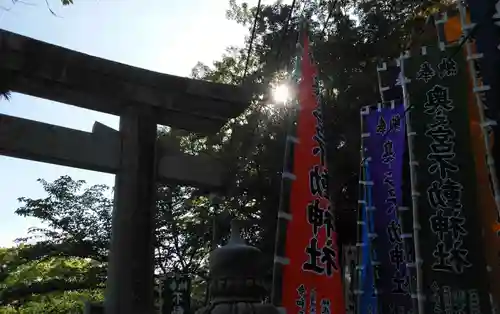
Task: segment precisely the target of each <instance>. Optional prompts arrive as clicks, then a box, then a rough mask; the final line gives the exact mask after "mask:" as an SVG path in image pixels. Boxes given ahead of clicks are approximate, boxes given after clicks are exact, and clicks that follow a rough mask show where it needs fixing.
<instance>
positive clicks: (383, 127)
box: [376, 116, 387, 135]
mask: <svg viewBox="0 0 500 314" xmlns="http://www.w3.org/2000/svg"><path fill="white" fill-rule="evenodd" d="M386 131H387V123H386V122H385V119H384V116H380V117H379V118H378V123H377V130H376V132H377V134H382V135H383V134H385V132H386Z"/></svg>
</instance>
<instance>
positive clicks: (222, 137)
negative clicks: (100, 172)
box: [0, 0, 444, 313]
mask: <svg viewBox="0 0 500 314" xmlns="http://www.w3.org/2000/svg"><path fill="white" fill-rule="evenodd" d="M439 2H440V1H432V2H426V1H414V0H398V1H395V0H363V1H354V0H318V1H304V0H297V1H295V7H294V8H293V10H292V8H291V6H290V5H289V4H283V3H282V2H280V1H278V2H276V3H274V4H271V5H265V6H263V7H262V8H261V10H260V14H259V19H258V23H257V28H256V36H255V41H254V49H253V51H252V53H251V55H250V56H249V57H248V56H247V51H248V50H247V47H245V48H244V49H242V48H237V47H230V48H228V50H227V51H226V53H225V54H224V55H223V56H222V57H221V59H220V60H219V61H217V62H215V63H214V64H213V65H211V66H207V65H204V64H201V63H199V64H197V65H196V66H195V68H194V69H193V72H192V76H193V77H195V78H198V79H204V80H210V81H214V82H220V83H228V84H245V85H246V86H264V89H262V88H260V89H257V88H255V89H254V90H253V92H254V96H255V97H254V100H253V101H252V103H251V106H250V107H249V109H248V110H247V111H246V112H245V113H244V114H243V115H242V116H240V117H238V118H235V119H232V120H231V121H229V123H228V124H227V125H226V126H225V127H224V128H223V129H222V130H221V131H220V132H219V133H218V134H217V135H215V136H211V137H199V136H197V135H194V134H189V133H186V132H183V131H177V130H170V131H168V132H166V131H164V132H162V133H161V134H160V137H159V140H160V143H162V147H168V149H170V150H173V151H182V152H185V153H189V154H195V155H196V154H207V155H210V156H212V157H214V158H218V159H219V160H220V161H221V162H223V163H224V164H225V165H227V170H228V175H227V177H226V184H225V189H224V191H221V193H220V194H221V196H223V198H222V199H221V200H220V201H219V202H218V204H217V206H214V204H213V203H212V202H211V200H210V198H209V197H208V195H207V191H203V190H200V189H195V188H189V187H180V186H179V187H177V186H175V187H174V186H164V185H159V186H158V201H157V209H158V211H157V216H156V224H157V225H156V227H157V228H156V245H155V249H156V251H155V252H156V265H157V273H158V274H159V275H160V274H165V273H168V272H171V271H179V272H184V273H190V274H193V275H196V276H197V277H196V279H195V286H194V290H195V291H196V292H197V293H201V292H203V291H204V289H203V284H202V283H203V282H204V280H205V279H206V277H207V273H206V267H205V266H206V258H207V254H208V252H209V250H210V248H211V247H212V246H213V244H215V243H221V242H223V241H224V240H225V239H224V235H225V234H226V231H227V229H228V217H229V216H233V217H238V218H243V219H245V220H246V221H247V229H246V231H247V232H246V233H245V236H246V238H247V240H248V241H249V242H250V243H252V244H254V245H256V246H258V247H259V248H261V249H262V251H263V252H264V254H265V256H266V257H267V259H266V261H265V263H264V265H263V271H267V272H268V273H270V269H271V266H272V257H273V251H274V235H275V228H276V217H277V208H278V202H279V193H280V183H281V175H280V174H281V170H282V166H283V163H282V162H283V153H284V138H285V135H286V130H285V124H286V123H285V121H286V119H287V117H288V113H289V110H288V109H287V108H286V107H285V106H279V105H278V106H277V105H272V104H270V102H271V101H270V100H269V95H268V94H269V86H270V85H272V84H275V83H276V82H277V81H280V80H284V79H285V80H286V79H287V78H288V74H287V73H288V72H289V71H290V69H291V67H290V64H291V61H292V59H293V57H294V56H295V55H296V54H297V48H296V44H297V42H298V39H299V30H300V26H301V24H302V22H303V21H304V17H308V19H307V20H308V22H309V33H310V38H311V45H312V49H313V54H314V58H315V61H316V63H317V64H318V70H319V76H320V79H321V80H322V81H323V83H324V86H323V102H324V104H323V105H324V108H325V112H324V115H325V120H326V121H325V123H326V136H327V140H328V158H329V159H328V163H329V167H330V173H331V182H330V192H331V194H332V198H333V207H334V210H335V213H336V216H337V219H338V223H337V228H338V231H339V234H340V237H341V241H343V242H352V241H354V240H353V238H354V230H355V216H356V215H355V210H356V207H357V201H356V200H357V198H358V195H357V185H358V184H357V181H358V171H359V165H360V160H359V147H360V145H359V144H360V143H359V137H360V134H359V122H358V121H359V108H360V106H362V105H366V104H370V103H373V102H376V101H377V100H378V93H377V84H376V82H377V78H376V71H375V67H376V62H377V60H379V59H386V58H394V57H396V56H398V55H399V53H400V52H401V51H402V50H403V49H405V47H406V46H407V45H408V43H409V42H410V39H412V40H416V39H418V38H417V37H418V36H417V35H415V34H416V32H415V31H413V30H414V25H415V24H416V23H421V21H422V17H425V15H426V14H428V12H429V11H432V10H433V9H434V7H433V5H435V4H436V3H439ZM441 2H443V3H444V1H441ZM256 12H257V9H256V8H255V7H250V6H249V5H247V4H245V3H241V4H240V3H237V2H236V1H235V0H231V1H230V8H229V10H228V12H227V16H228V18H230V19H233V20H234V21H235V22H237V23H240V24H242V25H245V26H247V27H248V28H249V31H250V30H251V27H252V25H253V19H254V15H255V13H256ZM249 38H250V36H249V37H248V39H249ZM248 45H249V42H248V40H247V46H248ZM247 60H249V64H248V67H247V66H246V62H247ZM245 68H247V72H248V73H246V76H245V75H244V74H245ZM0 85H1V84H0ZM40 183H41V184H42V185H43V187H44V189H45V191H46V192H47V197H45V198H40V199H29V198H21V199H20V200H21V202H22V206H21V208H19V209H18V210H17V213H18V214H19V215H23V216H30V217H36V218H38V219H40V220H41V221H43V222H45V223H46V224H47V225H48V228H43V229H32V230H31V232H30V235H29V237H27V238H26V239H22V240H25V241H32V240H38V241H39V242H38V243H36V244H31V245H30V244H25V245H24V246H21V247H19V248H17V249H15V250H14V249H12V250H11V251H9V250H7V251H8V252H9V253H8V254H7V253H5V252H7V251H5V252H4V253H3V254H4V255H2V256H3V257H2V259H3V265H4V273H3V275H2V276H0V279H1V280H0V283H1V286H0V300H2V301H3V302H4V303H3V304H4V305H5V306H4V308H5V309H6V311H7V308H8V307H6V306H10V307H13V306H14V307H18V308H19V307H20V306H31V305H32V306H35V305H36V304H38V305H36V306H40V307H45V306H47V307H50V306H53V305H51V304H54V303H57V302H62V303H65V302H66V301H64V300H68V301H67V302H66V303H67V306H70V305H71V303H72V302H73V301H71V300H75V299H74V296H75V295H78V294H75V293H77V292H78V293H80V295H81V293H94V294H93V295H92V296H93V298H94V299H98V293H100V292H101V289H102V285H103V283H104V280H105V270H106V258H107V256H106V254H107V252H106V249H107V247H108V244H109V236H110V222H111V214H110V213H111V209H112V201H111V198H110V196H111V193H112V191H111V190H110V189H109V188H108V187H104V186H93V187H87V186H85V185H84V182H82V181H74V180H72V179H71V178H69V177H62V178H60V179H58V180H56V181H54V182H50V183H49V182H45V181H43V180H41V181H40ZM214 220H215V221H217V224H215V225H216V226H217V227H218V228H212V226H213V225H214V224H213V222H214ZM214 233H215V234H214ZM58 263H63V264H64V267H63V266H58V267H56V268H54V270H53V271H50V270H47V269H48V268H47V267H49V266H50V267H52V266H53V265H56V264H57V265H59V264H58ZM67 263H69V264H67ZM44 265H45V266H44ZM47 265H48V266H47ZM61 265H62V264H61ZM71 265H73V266H71ZM75 265H78V267H77V266H75ZM30 267H34V268H35V269H34V270H32V271H28V270H29V269H30ZM50 267H49V268H50ZM21 270H23V271H27V272H26V273H25V275H26V276H24V277H22V276H21V277H19V276H18V277H16V276H17V275H14V274H17V272H18V271H21ZM42 270H43V272H44V274H46V275H44V276H41V275H39V273H37V272H39V271H42ZM28 274H29V275H28ZM16 278H17V279H16ZM19 278H24V279H22V280H21V279H19ZM195 299H196V300H195V301H196V302H198V303H201V302H203V298H202V296H200V295H198V294H195ZM47 300H50V301H47ZM58 300H59V301H58ZM75 302H76V301H75ZM66 303H65V304H66ZM30 304H31V305H30ZM2 310H3V309H2ZM53 312H54V313H56V310H54V311H53ZM63 312H64V313H66V311H61V312H58V313H63ZM5 313H8V312H5ZM26 313H31V312H26ZM33 313H34V312H33ZM38 313H50V311H49V310H48V308H43V310H42V308H40V310H39V311H38Z"/></svg>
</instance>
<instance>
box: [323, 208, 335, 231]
mask: <svg viewBox="0 0 500 314" xmlns="http://www.w3.org/2000/svg"><path fill="white" fill-rule="evenodd" d="M324 216H325V221H324V224H325V228H326V236H327V238H329V239H331V238H332V235H333V233H334V232H335V221H334V219H333V215H332V213H331V208H330V206H328V210H325V215H324Z"/></svg>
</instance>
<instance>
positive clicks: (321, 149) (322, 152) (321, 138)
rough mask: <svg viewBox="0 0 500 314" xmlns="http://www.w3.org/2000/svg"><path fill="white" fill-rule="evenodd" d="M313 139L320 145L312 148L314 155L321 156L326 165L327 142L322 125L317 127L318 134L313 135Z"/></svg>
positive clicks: (322, 162) (321, 161)
mask: <svg viewBox="0 0 500 314" xmlns="http://www.w3.org/2000/svg"><path fill="white" fill-rule="evenodd" d="M313 140H314V141H315V142H316V144H317V145H318V146H316V147H314V148H313V149H312V153H313V155H314V156H319V160H320V163H321V165H322V166H325V165H326V142H325V135H324V134H323V130H322V129H321V128H320V127H316V134H314V136H313Z"/></svg>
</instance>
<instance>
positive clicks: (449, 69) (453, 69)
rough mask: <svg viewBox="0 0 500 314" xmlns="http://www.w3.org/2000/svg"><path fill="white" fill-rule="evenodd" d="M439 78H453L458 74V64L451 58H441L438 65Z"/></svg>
mask: <svg viewBox="0 0 500 314" xmlns="http://www.w3.org/2000/svg"><path fill="white" fill-rule="evenodd" d="M437 67H438V71H439V77H440V78H444V77H446V76H455V75H457V74H458V63H457V62H456V61H455V60H454V59H452V58H446V57H445V58H443V59H441V62H439V64H438V66H437Z"/></svg>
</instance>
